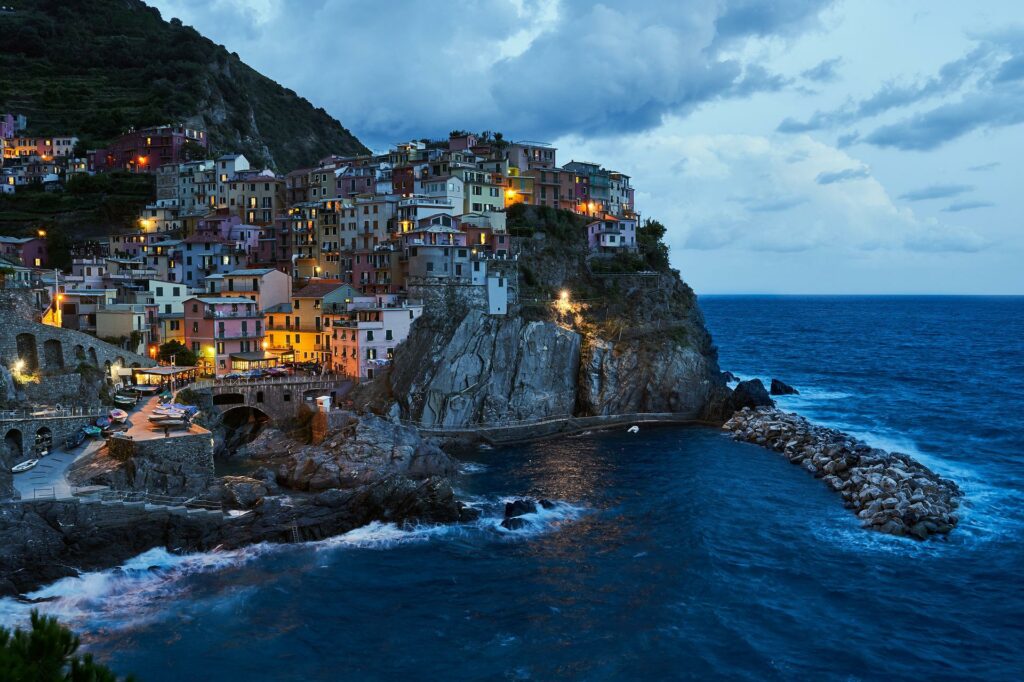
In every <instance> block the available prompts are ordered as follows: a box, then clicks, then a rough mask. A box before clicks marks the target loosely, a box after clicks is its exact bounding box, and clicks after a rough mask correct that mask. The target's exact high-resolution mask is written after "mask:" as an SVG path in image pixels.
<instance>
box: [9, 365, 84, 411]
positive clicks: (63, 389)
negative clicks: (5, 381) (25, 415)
mask: <svg viewBox="0 0 1024 682" xmlns="http://www.w3.org/2000/svg"><path fill="white" fill-rule="evenodd" d="M22 390H23V391H24V392H25V400H27V401H28V402H30V403H32V404H33V405H61V406H62V407H86V406H89V405H93V406H95V407H96V408H97V409H99V406H100V402H99V395H98V394H96V392H95V391H93V392H89V391H86V390H85V387H84V386H83V385H82V376H81V375H80V374H77V373H72V374H58V375H56V376H43V377H39V381H32V382H28V383H26V384H23V385H22Z"/></svg>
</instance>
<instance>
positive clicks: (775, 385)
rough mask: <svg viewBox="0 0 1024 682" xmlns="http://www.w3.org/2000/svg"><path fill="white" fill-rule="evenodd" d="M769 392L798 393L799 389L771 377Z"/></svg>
mask: <svg viewBox="0 0 1024 682" xmlns="http://www.w3.org/2000/svg"><path fill="white" fill-rule="evenodd" d="M770 392H771V394H772V395H798V394H799V393H800V391H798V390H796V389H795V388H793V387H792V386H790V385H789V384H787V383H785V382H782V381H779V380H778V379H772V385H771V389H770Z"/></svg>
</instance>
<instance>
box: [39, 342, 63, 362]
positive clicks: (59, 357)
mask: <svg viewBox="0 0 1024 682" xmlns="http://www.w3.org/2000/svg"><path fill="white" fill-rule="evenodd" d="M43 366H44V367H46V369H63V368H64V345H63V344H62V343H61V342H60V341H58V340H57V339H47V340H46V341H43Z"/></svg>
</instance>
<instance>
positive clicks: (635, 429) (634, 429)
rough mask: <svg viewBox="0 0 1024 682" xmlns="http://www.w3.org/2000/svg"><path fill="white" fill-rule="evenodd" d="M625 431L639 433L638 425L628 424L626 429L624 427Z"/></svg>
mask: <svg viewBox="0 0 1024 682" xmlns="http://www.w3.org/2000/svg"><path fill="white" fill-rule="evenodd" d="M626 431H627V432H628V433H640V427H639V426H637V425H636V424H634V425H633V426H630V427H629V428H628V429H626Z"/></svg>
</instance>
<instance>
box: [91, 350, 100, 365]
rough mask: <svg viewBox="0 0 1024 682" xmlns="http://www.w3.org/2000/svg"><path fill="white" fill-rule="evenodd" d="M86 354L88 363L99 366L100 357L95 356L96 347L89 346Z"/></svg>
mask: <svg viewBox="0 0 1024 682" xmlns="http://www.w3.org/2000/svg"><path fill="white" fill-rule="evenodd" d="M88 356H89V364H91V365H95V366H96V367H99V366H100V359H99V358H98V357H96V349H95V348H89V353H88Z"/></svg>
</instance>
